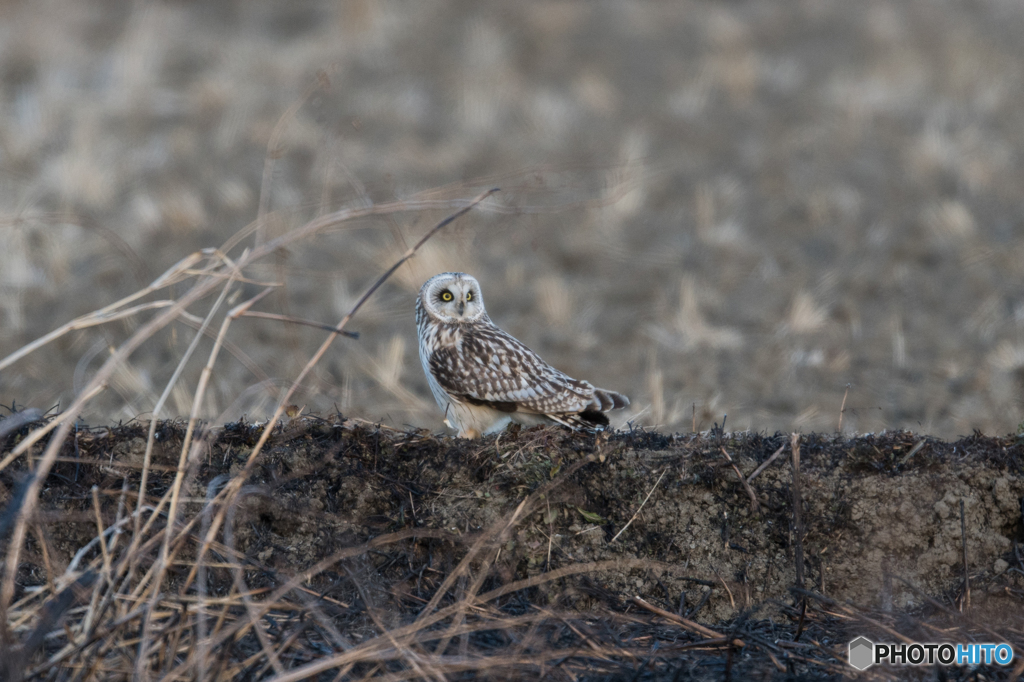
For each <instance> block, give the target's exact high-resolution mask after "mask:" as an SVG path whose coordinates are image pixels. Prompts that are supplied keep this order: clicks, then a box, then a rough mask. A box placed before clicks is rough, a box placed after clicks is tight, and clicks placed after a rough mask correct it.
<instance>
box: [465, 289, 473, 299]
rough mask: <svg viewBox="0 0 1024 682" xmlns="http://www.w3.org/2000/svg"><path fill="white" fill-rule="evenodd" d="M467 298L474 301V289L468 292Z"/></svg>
mask: <svg viewBox="0 0 1024 682" xmlns="http://www.w3.org/2000/svg"><path fill="white" fill-rule="evenodd" d="M466 300H467V301H472V300H473V292H472V291H470V292H469V293H468V294H466Z"/></svg>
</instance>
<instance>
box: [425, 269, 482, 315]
mask: <svg viewBox="0 0 1024 682" xmlns="http://www.w3.org/2000/svg"><path fill="white" fill-rule="evenodd" d="M431 297H432V299H433V300H432V303H433V308H434V311H435V312H436V313H437V314H438V315H439V316H440V317H442V318H443V319H444V321H445V322H472V321H473V320H475V319H477V318H479V317H480V316H481V315H482V314H483V312H484V306H483V297H482V296H481V295H480V285H479V284H478V283H477V281H476V280H475V279H473V278H472V277H470V276H469V275H462V276H456V277H451V278H445V279H444V280H441V281H439V282H437V285H436V286H435V287H433V290H432V292H431Z"/></svg>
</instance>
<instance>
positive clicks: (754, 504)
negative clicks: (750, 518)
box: [719, 446, 761, 513]
mask: <svg viewBox="0 0 1024 682" xmlns="http://www.w3.org/2000/svg"><path fill="white" fill-rule="evenodd" d="M719 449H720V450H721V451H722V454H723V455H725V459H726V461H728V462H729V464H730V465H732V470H733V471H735V472H736V476H737V477H738V478H739V479H740V483H742V484H743V489H744V490H746V491H747V495H748V496H749V497H750V508H751V509H752V510H753V511H754V512H755V513H756V512H759V511H761V505H759V504H758V503H757V495H755V494H754V490H753V488H751V487H750V483H748V482H747V480H746V479H745V478H743V474H741V473H740V468H739V467H738V466H736V463H735V462H733V461H732V457H730V456H729V453H728V452H726V450H725V446H722V447H720V448H719Z"/></svg>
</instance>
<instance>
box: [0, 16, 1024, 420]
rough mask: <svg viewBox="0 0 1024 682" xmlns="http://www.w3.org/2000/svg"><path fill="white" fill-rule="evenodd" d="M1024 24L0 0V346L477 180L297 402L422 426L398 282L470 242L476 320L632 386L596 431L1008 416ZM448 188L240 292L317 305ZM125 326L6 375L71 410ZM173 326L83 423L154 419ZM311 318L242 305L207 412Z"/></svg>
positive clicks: (1023, 261) (259, 381)
mask: <svg viewBox="0 0 1024 682" xmlns="http://www.w3.org/2000/svg"><path fill="white" fill-rule="evenodd" d="M1021 35H1024V4H1021V3H1019V2H1017V0H984V1H979V2H939V1H934V0H928V1H924V0H920V1H913V0H909V1H906V2H882V1H875V2H847V1H845V0H785V1H784V0H780V1H777V2H696V1H695V2H688V1H678V2H629V1H616V2H523V3H508V2H498V1H497V0H485V1H482V2H473V3H469V2H434V1H430V0H426V1H419V2H396V1H387V0H352V1H349V2H326V1H324V2H306V1H302V2H263V1H260V0H244V1H242V0H239V1H237V2H184V1H182V2H117V1H111V0H105V1H102V2H100V1H91V0H53V1H48V0H39V1H36V2H17V1H13V0H9V1H8V2H3V3H0V357H3V356H6V355H7V354H8V353H11V352H13V351H15V350H16V349H18V348H19V347H21V346H22V345H24V344H26V343H28V342H30V341H32V340H33V339H35V338H37V337H39V336H41V335H43V334H45V333H46V332H48V331H50V330H52V329H54V328H56V327H58V326H60V325H61V324H63V323H65V322H67V321H69V320H71V319H72V318H74V317H75V316H78V315H81V314H84V313H87V312H89V311H92V310H95V309H98V308H100V307H102V306H104V305H106V304H108V303H110V302H112V301H114V300H116V299H118V298H121V297H123V296H126V295H128V294H130V293H131V292H133V291H136V290H138V289H140V288H141V287H143V286H145V285H146V284H148V283H149V282H150V281H152V280H153V278H155V277H156V276H158V275H159V274H160V273H161V272H163V271H164V270H165V269H166V268H168V267H169V266H171V265H172V264H173V263H175V262H177V261H179V260H180V259H181V258H183V257H184V256H186V255H187V254H189V253H191V252H193V251H195V250H197V249H200V248H204V247H216V246H220V245H221V244H223V243H224V242H225V241H227V240H228V239H229V238H230V237H231V236H232V235H233V234H236V233H237V232H238V231H239V230H241V229H242V228H244V227H245V226H246V225H248V224H250V223H252V222H253V221H254V220H256V219H257V218H259V219H260V229H259V231H258V233H257V234H255V235H254V236H251V237H248V238H246V239H245V240H242V242H241V244H240V245H239V246H238V247H236V249H235V251H233V252H232V253H233V254H237V253H238V252H240V250H241V248H243V247H245V246H247V245H251V244H252V243H253V240H254V239H266V238H270V237H273V236H276V235H279V234H282V233H284V232H285V231H287V230H289V229H294V228H296V227H298V226H300V225H302V224H303V223H304V222H306V221H307V220H309V219H311V218H313V217H315V216H317V215H321V214H324V213H326V212H329V211H331V210H336V209H337V208H339V207H342V206H346V205H360V204H365V203H367V202H371V201H372V202H375V203H376V202H385V201H391V200H394V199H405V198H414V197H423V196H428V197H433V198H445V199H455V198H470V197H472V196H474V195H476V194H478V193H479V192H480V190H481V189H483V188H486V187H489V186H492V185H497V186H500V187H501V188H502V190H503V191H502V192H501V194H500V195H498V196H497V197H496V199H495V200H494V201H493V202H491V204H490V208H484V207H481V209H479V210H476V211H474V212H473V213H470V214H469V215H468V216H466V217H464V218H462V219H461V221H460V222H459V223H458V224H456V225H455V226H454V228H450V230H449V231H447V232H445V233H443V234H442V235H441V236H439V237H437V238H436V239H435V240H434V241H432V242H430V243H428V245H427V247H425V249H424V251H423V252H422V254H421V255H420V256H418V257H417V259H416V260H415V261H414V262H413V263H412V264H411V265H409V266H404V267H403V268H402V269H401V270H400V271H399V272H398V273H397V275H396V277H394V278H393V279H392V280H391V281H390V282H389V283H388V284H387V285H386V286H385V287H384V288H383V289H382V290H381V291H380V292H379V293H378V295H377V296H376V297H375V298H373V299H372V300H371V302H370V304H369V305H368V307H367V308H366V309H364V310H363V311H362V312H361V313H360V315H359V316H357V317H356V319H355V320H354V321H353V323H352V324H351V325H350V328H351V329H355V330H358V331H359V332H360V333H361V334H362V336H361V338H360V340H358V341H353V340H350V339H338V340H337V341H336V342H335V344H334V347H333V348H332V350H331V352H330V353H329V355H328V356H327V357H326V358H325V361H324V362H322V363H321V364H320V365H319V366H318V367H317V370H316V371H315V372H314V373H313V375H312V376H311V378H310V379H308V380H307V381H306V382H305V384H304V386H303V390H302V392H301V393H300V395H299V400H298V402H299V406H301V407H305V408H306V409H307V410H314V411H321V412H328V411H333V410H334V409H340V410H341V411H342V412H343V413H344V414H345V415H346V416H359V417H363V418H366V419H370V420H381V421H383V422H384V423H386V424H390V425H392V426H396V427H400V428H401V427H403V426H405V425H412V426H421V427H427V428H431V429H439V428H441V419H440V418H441V414H440V412H439V411H438V410H437V408H436V406H435V405H434V403H433V400H432V399H431V398H430V394H429V391H428V389H427V385H426V381H425V379H424V377H423V375H422V371H421V369H420V364H419V360H418V357H417V350H416V334H415V328H414V323H413V303H414V299H415V293H416V290H417V289H418V287H419V285H420V284H421V283H422V282H423V281H424V280H425V279H426V278H427V277H429V276H430V275H433V274H435V273H437V272H440V271H443V270H462V271H466V272H469V273H471V274H474V275H475V276H477V277H478V278H479V279H480V281H481V284H482V287H483V293H484V298H485V301H486V303H487V308H488V311H489V312H490V314H491V317H492V318H493V319H494V320H495V322H496V323H497V324H499V325H500V326H502V327H503V328H505V329H507V330H508V331H509V332H511V333H512V334H514V335H516V336H517V337H519V338H520V339H522V340H523V341H524V342H526V343H527V344H528V345H530V346H531V347H532V348H534V349H535V350H537V351H538V352H540V353H541V355H542V356H544V357H545V359H547V360H548V361H550V362H552V364H555V365H556V366H558V367H560V368H561V369H563V370H565V371H566V372H568V373H570V374H572V375H574V376H578V377H581V378H586V379H589V380H591V381H593V382H594V383H595V384H598V385H601V386H605V387H608V388H611V389H615V390H620V391H623V392H625V393H627V394H628V395H630V396H631V398H632V399H633V405H632V407H631V408H630V411H629V413H628V414H625V415H623V416H622V417H621V419H620V420H619V422H618V423H619V425H621V424H622V423H624V421H625V420H626V419H630V420H632V421H633V422H634V423H638V424H644V425H655V426H658V427H660V428H664V429H667V430H689V429H690V428H691V427H692V425H693V424H694V422H696V424H697V425H698V427H699V428H708V427H709V426H711V424H712V423H713V422H715V421H717V422H719V423H720V422H721V420H722V418H723V415H725V414H728V423H727V428H728V429H754V430H767V431H769V432H774V431H775V430H788V429H798V430H803V431H809V430H819V431H831V430H834V429H836V428H837V426H838V424H839V417H840V408H841V405H843V401H844V396H845V412H844V414H843V418H842V419H843V421H842V428H843V430H844V431H847V432H854V431H861V432H865V431H878V430H881V429H893V428H910V429H914V430H919V431H923V432H927V433H930V434H933V435H936V436H943V437H954V436H956V435H959V434H967V433H970V432H971V430H972V429H979V430H981V431H984V432H986V433H990V434H1004V433H1007V432H1012V431H1014V430H1015V429H1016V428H1017V425H1018V423H1019V422H1021V420H1022V418H1024V224H1022V223H1024V191H1022V190H1024V158H1022V149H1024V116H1022V115H1021V111H1022V110H1024V71H1022V68H1021V65H1022V64H1024V41H1022V40H1021V38H1020V36H1021ZM307 94H308V97H306V98H305V99H303V98H304V97H305V96H306V95H307ZM289 108H294V112H293V114H289V115H286V112H288V110H289ZM275 129H276V131H277V133H276V134H275ZM272 138H273V140H272ZM268 149H269V150H270V152H269V153H268ZM444 214H445V211H443V210H439V211H438V212H437V213H436V214H435V213H406V214H392V215H388V216H384V217H380V218H376V219H373V220H365V221H362V222H360V223H358V224H356V225H350V226H347V227H346V229H344V230H340V229H339V230H336V231H334V232H332V233H330V234H326V235H323V236H321V237H319V238H318V239H316V240H313V241H309V242H305V243H303V244H301V245H298V246H294V247H292V248H291V249H290V250H289V251H288V252H286V253H284V254H282V255H281V256H280V257H279V258H278V259H277V260H276V262H273V263H267V264H266V266H265V268H264V269H263V270H262V271H260V272H259V273H257V274H259V275H260V278H261V279H262V280H263V281H278V282H281V283H282V284H283V286H281V287H280V288H279V289H278V290H277V291H276V292H275V293H274V294H273V295H272V296H270V297H268V298H266V299H264V300H263V301H262V302H261V304H260V306H259V307H260V309H262V310H265V311H270V312H277V313H284V314H289V315H295V316H299V317H303V318H307V319H313V320H319V321H321V322H324V323H328V324H333V323H335V322H336V321H337V320H338V319H339V318H340V317H341V316H342V315H343V314H344V313H345V312H347V310H348V309H349V307H351V305H352V303H353V302H354V301H355V299H356V298H357V297H358V296H359V294H360V293H361V292H362V291H363V289H364V288H365V287H366V286H367V285H368V284H369V283H370V282H371V281H372V280H373V279H374V278H375V277H376V276H377V275H378V274H379V273H380V272H381V271H382V270H383V269H384V268H385V267H387V266H388V265H389V264H390V263H391V262H392V261H393V260H394V259H395V258H397V256H399V255H400V254H401V253H402V252H403V251H404V250H405V249H406V248H407V246H408V245H410V244H411V243H412V242H413V241H415V240H416V239H418V238H419V236H420V235H421V234H423V233H424V232H425V231H426V230H427V229H429V228H430V226H431V225H432V224H433V223H434V222H435V221H436V220H437V219H439V218H440V217H442V216H443V215H444ZM248 274H250V275H253V272H250V273H248ZM258 290H259V289H258V288H257V287H256V286H255V285H251V287H250V288H247V289H246V291H245V294H246V295H251V294H253V293H255V292H256V291H258ZM203 305H206V306H207V307H208V306H209V302H208V301H207V302H204V304H203ZM192 312H193V314H194V315H195V316H196V317H195V318H194V320H193V322H194V325H195V326H198V324H199V321H200V320H201V319H202V316H203V315H204V314H205V309H204V308H203V307H202V305H199V306H196V308H195V309H194V310H192ZM146 316H147V314H142V315H140V316H139V317H138V318H136V319H133V320H129V321H119V322H115V323H112V324H110V325H106V326H100V327H94V328H90V329H87V330H83V331H79V332H75V333H73V334H70V335H68V336H66V337H64V338H62V339H61V340H60V341H59V342H57V343H56V344H54V345H52V346H48V347H46V348H44V349H42V350H39V351H37V352H35V353H33V354H32V355H29V356H27V357H26V358H24V359H23V360H21V361H19V362H18V363H17V364H16V365H15V366H14V367H10V368H7V369H4V370H2V371H0V404H3V405H6V406H11V405H12V403H14V402H15V401H16V402H17V404H18V405H19V406H32V407H38V408H41V409H44V410H45V409H47V408H50V407H53V406H56V405H67V404H68V403H69V402H70V400H71V399H72V397H73V396H74V395H75V393H76V390H78V389H80V388H81V387H82V386H83V385H84V384H85V383H86V382H87V381H88V379H89V377H90V376H91V375H92V373H93V372H94V371H95V370H96V368H97V367H98V366H99V365H100V364H101V362H102V361H103V360H104V359H105V358H106V357H108V355H109V353H110V349H111V348H113V347H115V346H116V345H117V344H118V343H120V342H121V341H123V340H124V339H125V338H127V336H128V335H130V333H131V332H132V330H133V329H135V328H136V327H137V326H138V324H139V323H140V322H141V321H144V320H145V319H147V317H146ZM194 334H195V329H194V328H193V327H191V326H189V320H185V319H183V320H181V321H180V322H179V323H177V324H176V326H174V327H173V328H171V329H169V330H168V331H167V333H162V334H161V335H159V336H158V337H156V339H155V340H154V342H152V343H150V344H148V345H146V346H145V347H143V349H141V350H140V351H139V352H137V353H136V354H135V355H134V356H133V357H132V361H131V363H129V364H127V365H124V366H122V367H120V368H119V369H118V371H117V374H116V376H115V380H114V382H113V383H112V388H113V389H114V390H113V391H109V392H108V393H107V394H105V395H104V396H101V397H100V398H99V399H97V400H96V401H93V402H92V403H91V404H90V407H89V411H87V412H86V413H85V414H84V415H83V420H84V421H87V422H90V423H93V424H97V423H101V422H104V421H110V420H115V421H116V420H129V419H132V418H134V417H137V416H141V415H148V414H149V411H150V410H152V408H153V405H154V403H155V402H156V400H157V397H158V396H159V395H160V393H161V391H162V390H163V387H164V386H165V384H166V382H167V380H168V378H169V377H170V375H171V373H172V372H173V371H174V368H175V366H176V364H177V362H178V359H179V358H180V357H181V356H182V353H183V351H184V349H185V347H186V346H187V345H188V343H189V341H190V339H191V337H192V336H193V335H194ZM323 337H324V333H323V332H320V331H316V330H313V329H308V328H305V327H299V326H295V325H287V324H282V323H280V322H273V321H269V320H257V319H243V320H240V321H237V322H236V323H234V324H233V325H232V327H231V330H230V333H229V335H228V341H229V345H228V346H227V347H226V348H225V351H226V355H225V357H224V358H223V359H222V360H221V361H220V362H219V363H218V365H217V372H216V374H215V376H214V378H213V381H212V383H211V386H210V390H209V391H208V393H207V397H206V404H204V406H203V413H204V415H205V416H206V417H208V418H210V419H220V420H224V421H227V420H231V419H235V418H237V417H239V416H242V415H247V416H248V417H250V418H253V419H260V418H263V417H265V416H266V415H267V414H268V413H269V412H271V411H273V407H274V404H275V400H276V399H277V398H278V397H279V396H280V394H281V391H282V388H283V387H286V386H287V385H288V384H289V383H290V381H291V380H292V379H293V378H294V377H295V376H296V375H297V373H298V371H299V370H300V369H301V368H302V366H303V364H304V363H305V362H306V360H307V359H308V358H309V356H310V355H311V354H312V352H313V351H314V350H315V348H316V347H317V345H318V344H319V343H320V342H321V340H322V339H323ZM210 343H211V342H210V341H207V346H208V345H209V344H210ZM198 355H199V356H202V357H199V358H198V359H197V360H196V361H195V362H194V363H193V364H194V366H192V365H190V366H189V367H188V369H187V371H186V373H185V377H184V378H185V379H186V380H185V381H182V382H178V383H177V384H176V385H175V388H174V390H173V393H172V395H171V400H170V402H169V403H168V407H167V410H166V413H168V414H170V415H171V416H173V415H184V414H187V413H188V412H189V410H190V407H191V401H192V391H194V390H195V385H196V379H197V378H198V376H199V371H200V369H201V367H202V363H203V362H204V360H205V354H204V353H203V352H200V353H199V354H198ZM847 390H848V395H846V394H847Z"/></svg>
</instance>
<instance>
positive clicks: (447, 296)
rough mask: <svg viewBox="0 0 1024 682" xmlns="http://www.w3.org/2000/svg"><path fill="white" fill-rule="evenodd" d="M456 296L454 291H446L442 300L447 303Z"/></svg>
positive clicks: (442, 295)
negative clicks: (453, 293)
mask: <svg viewBox="0 0 1024 682" xmlns="http://www.w3.org/2000/svg"><path fill="white" fill-rule="evenodd" d="M454 298H455V297H454V296H452V292H450V291H446V292H444V293H443V294H441V300H442V301H444V302H445V303H450V302H451V301H452V300H453V299H454Z"/></svg>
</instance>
